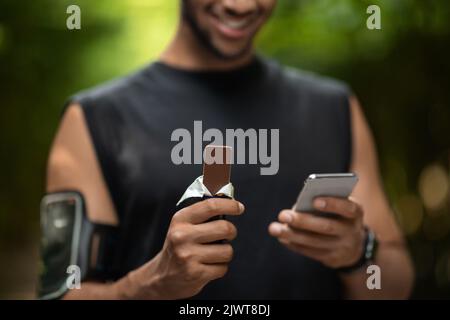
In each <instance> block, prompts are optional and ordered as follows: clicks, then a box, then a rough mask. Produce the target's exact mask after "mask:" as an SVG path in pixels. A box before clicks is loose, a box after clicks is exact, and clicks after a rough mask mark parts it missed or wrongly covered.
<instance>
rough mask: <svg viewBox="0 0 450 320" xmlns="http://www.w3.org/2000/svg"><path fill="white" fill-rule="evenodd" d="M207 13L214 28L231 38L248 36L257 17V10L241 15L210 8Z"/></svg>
mask: <svg viewBox="0 0 450 320" xmlns="http://www.w3.org/2000/svg"><path fill="white" fill-rule="evenodd" d="M209 13H210V16H211V18H212V20H213V23H214V25H215V26H216V28H217V29H218V30H219V31H220V32H221V33H222V34H223V35H224V36H225V37H228V38H233V39H239V38H244V37H246V36H248V35H249V34H250V31H251V30H252V29H253V28H252V27H253V26H254V25H255V22H256V20H257V19H258V17H259V14H258V12H257V11H255V12H254V13H250V14H248V15H245V16H243V17H237V16H231V15H229V14H226V13H224V12H222V11H219V10H211V11H210V12H209Z"/></svg>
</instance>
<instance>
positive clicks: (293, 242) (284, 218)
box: [269, 197, 365, 268]
mask: <svg viewBox="0 0 450 320" xmlns="http://www.w3.org/2000/svg"><path fill="white" fill-rule="evenodd" d="M314 207H315V208H316V210H318V211H322V212H327V213H333V214H335V215H337V217H336V218H334V217H333V218H328V217H320V216H317V215H314V214H311V213H301V212H300V213H299V212H296V211H294V210H283V211H281V212H280V213H279V215H278V220H279V222H273V223H271V224H270V226H269V233H270V234H271V235H272V236H274V237H276V238H278V240H279V241H280V242H281V243H282V244H283V245H285V246H286V247H288V248H289V249H291V250H293V251H294V252H297V253H299V254H302V255H304V256H306V257H309V258H312V259H314V260H317V261H319V262H321V263H322V264H324V265H325V266H327V267H330V268H340V267H347V266H351V265H353V264H355V263H356V262H357V261H358V260H359V258H360V257H361V254H362V252H363V246H364V239H365V230H364V225H363V215H364V213H363V209H362V207H361V206H360V205H359V204H358V203H356V202H355V201H352V200H351V199H343V198H334V197H319V198H316V199H315V200H314Z"/></svg>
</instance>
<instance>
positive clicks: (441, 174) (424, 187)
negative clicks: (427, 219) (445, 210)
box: [419, 164, 449, 213]
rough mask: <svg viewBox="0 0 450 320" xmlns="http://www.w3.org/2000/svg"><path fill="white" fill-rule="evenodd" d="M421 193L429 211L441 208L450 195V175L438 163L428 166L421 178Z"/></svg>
mask: <svg viewBox="0 0 450 320" xmlns="http://www.w3.org/2000/svg"><path fill="white" fill-rule="evenodd" d="M419 193H420V196H421V198H422V201H423V204H424V206H425V208H426V209H428V210H427V212H430V213H433V212H436V211H437V210H439V209H441V208H442V207H443V206H444V205H445V204H446V203H447V199H448V195H449V176H448V173H447V172H446V171H445V169H444V168H443V167H442V166H441V165H438V164H432V165H429V166H427V167H426V168H425V169H424V170H423V171H422V173H421V175H420V178H419Z"/></svg>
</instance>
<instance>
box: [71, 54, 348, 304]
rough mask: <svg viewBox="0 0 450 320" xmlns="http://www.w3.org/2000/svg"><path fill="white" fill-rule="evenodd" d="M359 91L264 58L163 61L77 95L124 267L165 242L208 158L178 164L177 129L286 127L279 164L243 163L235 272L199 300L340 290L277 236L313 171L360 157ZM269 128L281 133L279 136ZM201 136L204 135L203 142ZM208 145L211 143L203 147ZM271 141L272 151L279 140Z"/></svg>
mask: <svg viewBox="0 0 450 320" xmlns="http://www.w3.org/2000/svg"><path fill="white" fill-rule="evenodd" d="M348 95H349V91H348V89H347V87H346V86H345V85H343V84H341V83H339V82H337V81H334V80H330V79H326V78H322V77H318V76H315V75H313V74H309V73H306V72H302V71H298V70H294V69H291V68H285V67H281V66H279V65H278V64H277V63H276V62H273V61H271V60H268V59H266V58H262V57H257V58H255V59H254V60H253V62H252V63H250V64H249V65H247V66H245V67H242V68H239V69H236V70H232V71H226V72H194V71H186V70H181V69H175V68H173V67H170V66H168V65H165V64H163V63H161V62H155V63H152V64H150V65H149V66H147V67H145V68H144V69H142V70H140V71H138V72H136V73H134V74H132V75H130V76H128V77H125V78H121V79H119V80H116V81H113V82H110V83H108V84H106V85H102V86H100V87H97V88H94V89H92V90H89V91H85V92H82V93H80V94H78V95H75V96H74V97H73V98H72V100H71V101H73V102H78V103H79V104H80V105H81V106H82V109H83V111H84V114H85V118H86V121H87V125H88V128H89V131H90V135H91V137H92V140H93V143H94V146H95V150H96V153H97V157H98V160H99V163H100V166H101V169H102V173H103V175H104V178H105V180H106V183H107V186H108V188H109V192H110V195H111V197H112V200H113V203H114V205H115V208H116V210H117V213H118V215H119V221H120V244H119V247H118V249H117V253H116V257H115V261H116V262H115V263H116V267H117V268H118V269H119V270H120V274H119V276H123V275H125V274H126V273H128V272H129V271H131V270H133V269H135V268H137V267H139V266H141V265H142V264H144V263H145V262H147V261H148V260H150V259H152V257H154V256H155V255H156V254H157V253H158V252H159V251H160V250H161V248H162V245H163V242H164V238H165V235H166V232H167V229H168V225H169V223H170V219H171V217H172V215H173V214H174V213H175V212H176V203H177V201H178V200H179V199H180V197H181V196H182V194H183V193H184V191H185V189H186V188H187V187H188V185H190V183H191V182H193V180H194V179H195V178H196V177H198V176H199V175H201V172H202V166H201V164H197V165H194V164H192V165H175V164H173V162H172V161H171V150H172V148H173V147H174V145H175V144H176V142H172V141H171V134H172V132H173V131H174V130H175V129H178V128H185V129H188V130H189V131H190V132H191V134H192V137H193V135H194V132H193V127H194V121H196V120H201V121H202V126H203V131H204V130H206V129H208V128H217V129H219V130H221V131H222V132H223V134H224V135H225V130H226V129H237V128H242V129H244V130H247V129H250V128H254V129H256V130H258V129H279V134H280V137H279V148H280V152H279V171H278V173H277V174H276V175H261V174H260V167H261V165H255V164H235V165H233V167H232V175H231V178H232V182H233V185H234V186H235V189H236V190H235V196H236V199H237V200H239V201H241V202H242V203H244V205H245V207H246V212H245V213H244V215H243V216H240V217H233V218H229V220H230V221H232V222H233V223H234V224H235V225H236V227H237V230H238V237H237V238H236V239H235V240H234V241H233V242H232V245H233V248H234V259H233V261H232V262H231V264H230V268H229V271H228V273H227V275H226V276H225V277H224V278H222V279H219V280H216V281H213V282H211V283H209V284H208V285H207V286H206V287H205V288H204V289H203V291H202V292H201V293H200V294H199V295H198V296H196V297H195V298H206V299H221V298H224V299H228V298H231V299H241V298H242V299H245V298H250V299H316V298H318V299H328V298H330V299H334V298H340V297H341V288H340V283H339V279H338V277H337V274H336V273H335V272H334V271H333V270H331V269H328V268H326V267H324V266H323V265H321V264H320V263H318V262H316V261H313V260H311V259H309V258H306V257H303V256H301V255H299V254H296V253H293V252H291V251H289V250H288V249H287V248H285V247H283V246H282V245H281V244H280V243H279V242H278V241H277V240H276V239H275V238H272V237H271V236H270V235H269V234H268V231H267V229H268V225H269V224H270V223H271V222H272V221H276V220H277V215H278V213H279V212H280V210H282V209H286V208H291V207H292V205H293V204H294V202H295V200H296V197H297V195H298V193H299V191H300V190H301V188H302V186H303V181H304V180H305V178H306V177H307V176H308V175H309V174H310V173H331V172H346V171H348V170H349V163H350V158H351V132H350V118H349V105H348ZM269 136H270V135H269ZM192 144H193V141H192ZM206 144H208V143H207V142H205V143H203V146H205V145H206ZM269 150H270V148H269Z"/></svg>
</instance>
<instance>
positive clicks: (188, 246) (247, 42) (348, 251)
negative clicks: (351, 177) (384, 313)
mask: <svg viewBox="0 0 450 320" xmlns="http://www.w3.org/2000/svg"><path fill="white" fill-rule="evenodd" d="M181 3H182V9H183V10H182V12H183V14H181V13H180V20H179V25H178V29H177V33H176V34H175V37H174V38H173V40H172V42H171V43H170V44H169V46H168V47H167V49H166V50H165V51H164V52H163V53H162V55H161V58H160V59H161V60H162V61H163V62H164V63H166V64H169V65H171V66H173V67H177V68H182V69H187V70H230V69H234V68H238V67H240V66H243V65H245V64H247V63H248V62H249V61H250V60H251V59H252V57H253V55H254V50H253V38H254V36H255V35H256V33H257V32H258V30H259V29H260V28H261V27H262V26H263V24H264V23H265V22H266V20H267V19H268V17H269V16H270V14H271V12H272V10H273V8H274V6H275V5H276V1H275V0H185V1H182V2H181ZM350 106H351V112H352V133H353V154H352V165H351V170H352V171H354V172H356V173H357V174H358V175H359V178H360V181H359V183H358V185H357V187H356V189H355V191H354V193H353V194H352V198H349V199H337V198H325V199H321V200H324V201H325V202H324V204H325V206H324V207H323V206H319V205H320V204H323V202H320V201H319V202H316V205H318V206H317V208H318V210H322V211H327V212H334V213H335V214H338V215H340V216H341V217H342V218H341V219H340V220H339V221H335V220H332V219H327V218H318V217H314V216H312V215H310V214H307V213H298V212H294V211H292V210H290V209H288V208H287V209H285V210H282V211H281V212H280V213H279V216H278V221H276V222H273V223H272V224H271V225H270V226H268V229H269V230H268V235H267V236H273V237H275V238H276V239H278V240H279V242H280V244H281V245H284V246H286V247H288V248H289V249H291V250H293V251H294V252H297V253H298V254H301V255H305V256H308V257H310V258H312V259H315V260H318V261H320V262H321V263H323V264H324V265H327V266H329V267H333V268H334V267H339V266H346V265H351V264H352V263H354V262H355V261H356V260H357V259H358V258H359V256H360V255H361V253H362V242H363V238H364V231H363V225H367V226H369V227H370V228H371V229H372V230H374V231H375V232H376V233H377V235H378V237H379V240H380V249H379V252H378V255H377V257H376V263H377V264H378V265H379V266H380V267H381V269H382V290H375V291H370V290H367V288H366V278H367V275H366V273H365V270H359V271H356V272H354V273H352V274H349V275H342V276H341V280H342V283H343V287H344V290H345V294H346V297H348V298H397V299H398V298H405V297H407V296H408V295H409V293H410V290H411V287H412V279H413V270H412V265H411V261H410V259H409V256H408V252H407V250H406V248H405V246H404V244H403V238H402V235H401V232H400V231H399V229H398V227H397V225H396V223H395V221H394V219H393V217H392V212H391V209H390V207H389V205H388V202H387V200H386V197H385V194H384V192H383V189H382V183H381V179H380V176H379V171H378V164H377V160H376V150H375V146H374V142H373V139H372V136H371V133H370V130H369V128H368V126H367V123H366V121H365V119H364V115H363V113H362V111H361V108H360V107H359V104H358V102H357V100H356V98H351V99H350ZM67 189H77V190H79V191H81V192H82V193H83V194H84V196H85V200H86V205H87V210H88V215H89V217H90V219H91V220H93V221H95V222H102V223H109V224H117V223H118V219H117V213H116V212H115V208H114V206H113V204H112V200H111V197H110V195H109V192H108V190H107V187H106V184H105V181H104V178H103V176H102V174H101V170H100V167H99V164H98V160H97V158H96V156H95V152H94V148H93V145H92V141H91V138H90V135H89V132H88V129H87V127H86V122H85V118H84V115H83V112H82V110H81V108H80V106H79V105H76V104H74V105H72V106H70V107H69V108H68V110H67V112H66V114H65V115H64V117H63V120H62V122H61V125H60V127H59V129H58V133H57V135H56V137H55V141H54V143H53V147H52V150H51V152H50V156H49V162H48V176H47V191H48V192H54V191H60V190H67ZM317 200H319V199H317ZM243 210H244V209H243V205H242V204H240V203H239V202H238V201H235V200H226V199H211V200H207V201H203V202H200V203H197V204H195V205H192V206H190V207H187V208H185V209H182V210H180V211H178V212H176V213H175V214H174V215H173V218H172V221H171V224H170V227H169V230H168V231H167V235H166V240H165V242H164V246H163V248H162V249H161V251H160V252H159V253H158V254H157V255H156V256H155V257H154V258H152V259H151V260H150V261H148V262H147V263H146V264H144V265H143V266H141V267H140V268H138V269H136V270H133V271H131V272H130V273H129V274H128V275H126V276H125V277H123V278H122V279H119V280H118V281H116V282H114V283H108V284H105V283H95V282H83V283H82V286H81V289H80V290H70V291H69V292H68V293H67V294H66V295H65V296H64V298H65V299H79V298H81V299H96V298H99V299H122V298H123V299H130V298H131V299H178V298H188V297H191V296H193V295H195V294H197V293H198V292H200V291H201V290H202V288H203V287H204V286H205V285H206V284H207V283H209V282H210V281H214V280H215V279H218V278H220V277H222V276H223V275H224V274H225V273H226V272H227V266H228V263H229V262H230V261H231V259H232V258H233V250H232V242H231V245H230V244H210V242H211V241H215V240H219V239H229V240H232V239H233V238H234V237H236V234H237V230H236V228H235V227H234V225H233V224H232V223H231V222H229V221H213V222H206V221H207V220H208V219H209V218H210V217H213V216H216V215H221V214H229V215H239V214H242V212H243ZM280 248H281V246H280ZM241 258H242V257H241ZM298 285H299V286H301V283H299V284H298Z"/></svg>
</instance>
